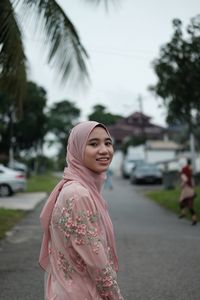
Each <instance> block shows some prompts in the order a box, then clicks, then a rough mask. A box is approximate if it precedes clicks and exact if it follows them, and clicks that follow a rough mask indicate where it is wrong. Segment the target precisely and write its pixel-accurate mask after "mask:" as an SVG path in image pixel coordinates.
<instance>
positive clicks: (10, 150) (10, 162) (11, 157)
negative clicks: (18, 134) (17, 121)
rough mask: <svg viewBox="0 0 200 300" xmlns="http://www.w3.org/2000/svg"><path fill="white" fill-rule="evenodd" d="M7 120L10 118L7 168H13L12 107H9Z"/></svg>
mask: <svg viewBox="0 0 200 300" xmlns="http://www.w3.org/2000/svg"><path fill="white" fill-rule="evenodd" d="M9 118H10V120H9V122H10V145H9V167H10V168H13V166H14V150H13V142H14V136H13V121H14V108H13V106H10V109H9Z"/></svg>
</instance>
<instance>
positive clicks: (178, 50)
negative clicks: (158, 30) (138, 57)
mask: <svg viewBox="0 0 200 300" xmlns="http://www.w3.org/2000/svg"><path fill="white" fill-rule="evenodd" d="M173 27H174V33H173V36H172V38H171V41H170V42H168V43H167V44H166V45H164V46H163V47H162V48H161V50H160V57H159V58H157V59H155V60H154V62H153V68H154V71H155V73H156V75H157V77H158V81H157V83H156V85H154V86H152V87H151V88H150V89H151V90H153V91H154V93H155V94H156V95H158V96H160V97H161V98H162V99H163V101H164V105H165V106H166V108H167V122H168V123H175V124H177V122H178V123H182V124H187V126H188V129H189V131H190V132H194V127H195V124H196V122H197V117H198V115H199V111H200V84H199V82H200V15H198V16H196V17H195V18H193V19H192V20H191V23H190V24H189V25H188V26H187V33H186V35H185V36H184V34H183V29H182V22H181V21H180V20H179V19H175V20H173Z"/></svg>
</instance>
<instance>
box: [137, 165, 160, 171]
mask: <svg viewBox="0 0 200 300" xmlns="http://www.w3.org/2000/svg"><path fill="white" fill-rule="evenodd" d="M138 168H139V169H140V170H142V171H148V170H158V167H157V166H156V165H142V166H139V167H138Z"/></svg>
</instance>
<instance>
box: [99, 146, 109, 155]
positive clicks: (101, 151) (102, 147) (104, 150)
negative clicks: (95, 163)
mask: <svg viewBox="0 0 200 300" xmlns="http://www.w3.org/2000/svg"><path fill="white" fill-rule="evenodd" d="M107 151H108V149H107V147H106V145H105V144H102V145H100V148H99V152H100V153H105V152H107Z"/></svg>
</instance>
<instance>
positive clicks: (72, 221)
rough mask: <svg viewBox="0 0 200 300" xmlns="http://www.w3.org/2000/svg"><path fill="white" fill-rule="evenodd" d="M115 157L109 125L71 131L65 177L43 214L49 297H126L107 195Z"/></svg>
mask: <svg viewBox="0 0 200 300" xmlns="http://www.w3.org/2000/svg"><path fill="white" fill-rule="evenodd" d="M112 157H113V145H112V140H111V136H110V134H109V132H108V130H107V128H106V127H105V126H104V125H103V124H100V123H98V122H95V121H87V122H82V123H79V124H78V125H76V126H75V127H74V128H73V129H72V130H71V133H70V136H69V139H68V146H67V156H66V160H67V167H66V168H65V169H64V175H63V179H62V180H61V181H60V182H59V183H58V185H57V186H56V187H55V188H54V190H53V191H52V193H51V195H50V196H49V199H48V200H47V202H46V203H45V205H44V207H43V209H42V212H41V215H40V220H41V225H42V228H43V230H44V234H43V240H42V245H41V251H40V257H39V263H40V266H41V267H42V268H43V269H44V270H45V300H53V299H54V300H103V299H105V300H123V296H122V295H121V292H120V288H119V286H118V283H117V275H116V274H117V272H118V259H117V253H116V246H115V238H114V231H113V225H112V222H111V219H110V216H109V214H108V209H107V204H106V202H105V200H104V199H103V197H102V194H101V189H102V186H103V183H104V180H105V172H106V170H107V169H108V167H109V165H110V163H111V160H112Z"/></svg>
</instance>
